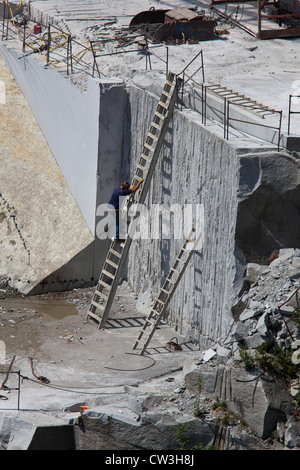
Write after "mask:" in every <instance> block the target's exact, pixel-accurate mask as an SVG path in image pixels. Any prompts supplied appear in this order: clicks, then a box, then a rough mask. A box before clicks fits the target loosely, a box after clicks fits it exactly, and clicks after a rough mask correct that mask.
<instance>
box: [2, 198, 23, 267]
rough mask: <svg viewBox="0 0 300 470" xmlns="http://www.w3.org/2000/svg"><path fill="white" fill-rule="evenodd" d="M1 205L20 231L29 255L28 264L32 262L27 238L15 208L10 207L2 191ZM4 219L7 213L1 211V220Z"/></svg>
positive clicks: (20, 236)
mask: <svg viewBox="0 0 300 470" xmlns="http://www.w3.org/2000/svg"><path fill="white" fill-rule="evenodd" d="M0 205H1V206H2V207H4V208H5V209H6V210H7V212H8V215H9V217H10V218H11V219H12V221H13V224H14V226H15V228H16V230H17V232H18V235H19V238H20V240H21V242H22V243H23V246H24V249H25V250H26V252H27V255H28V264H30V249H29V248H28V246H27V242H26V240H25V238H24V236H23V234H22V232H21V230H20V227H19V224H18V222H17V217H16V214H15V213H14V212H13V210H12V208H11V207H10V205H9V203H8V201H7V199H6V198H5V197H4V196H3V194H2V193H0ZM4 219H5V213H4V212H1V213H0V222H3V221H4ZM11 244H13V243H11Z"/></svg>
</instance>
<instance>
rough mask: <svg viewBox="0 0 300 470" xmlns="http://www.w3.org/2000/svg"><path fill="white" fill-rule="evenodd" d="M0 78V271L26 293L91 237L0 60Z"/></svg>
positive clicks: (32, 117)
mask: <svg viewBox="0 0 300 470" xmlns="http://www.w3.org/2000/svg"><path fill="white" fill-rule="evenodd" d="M0 74H1V75H0V80H1V81H2V84H4V87H3V88H4V91H5V96H3V93H2V98H3V99H2V100H1V104H0V121H1V127H0V157H1V176H0V273H1V276H5V277H7V278H11V284H12V285H13V286H14V287H16V288H17V289H19V290H20V291H21V292H24V293H27V292H30V291H31V290H32V289H33V288H34V286H36V285H37V284H38V283H39V282H40V281H42V280H43V279H44V278H45V277H46V276H47V275H49V274H50V273H51V272H53V271H54V270H55V269H57V268H59V267H60V266H62V265H63V264H65V263H67V262H68V261H69V260H70V259H71V258H72V257H73V256H75V255H76V254H77V253H79V252H80V251H82V250H83V249H84V248H85V247H86V246H88V245H89V244H90V243H91V242H92V240H93V237H92V236H91V233H90V231H89V229H88V227H87V225H86V223H85V221H84V218H83V216H82V214H81V212H80V210H79V209H78V206H77V204H76V202H75V200H74V198H73V196H72V194H71V192H70V190H69V188H68V186H67V184H66V182H65V179H64V177H63V175H62V173H61V171H60V169H59V168H58V166H57V163H56V161H55V159H54V157H53V155H52V153H51V151H50V150H49V147H48V145H47V142H46V140H45V138H44V136H43V134H42V132H41V130H40V128H39V125H38V123H37V122H36V120H35V118H34V116H33V114H32V112H31V109H30V107H29V105H28V104H27V102H26V100H25V98H24V96H23V94H22V92H21V90H20V88H19V87H18V85H17V84H16V82H15V80H14V78H13V77H12V75H11V74H10V72H9V70H8V69H7V67H6V65H5V63H4V61H3V59H2V57H1V56H0Z"/></svg>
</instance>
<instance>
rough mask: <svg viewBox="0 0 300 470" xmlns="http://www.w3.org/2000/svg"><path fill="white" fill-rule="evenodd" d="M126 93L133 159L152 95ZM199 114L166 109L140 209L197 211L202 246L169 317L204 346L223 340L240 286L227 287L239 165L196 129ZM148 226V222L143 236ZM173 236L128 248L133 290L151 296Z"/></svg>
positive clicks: (170, 256) (227, 149)
mask: <svg viewBox="0 0 300 470" xmlns="http://www.w3.org/2000/svg"><path fill="white" fill-rule="evenodd" d="M129 94H130V114H131V116H130V117H131V124H132V125H131V132H132V134H133V135H132V138H131V141H132V142H133V143H134V147H133V149H132V151H133V156H135V158H136V159H137V158H138V157H139V155H140V152H141V148H142V145H143V141H144V139H145V133H146V132H147V131H148V128H149V125H150V121H151V118H152V116H153V113H154V106H155V105H156V103H157V98H154V97H152V96H151V95H150V94H148V93H147V94H146V93H145V92H144V91H142V90H140V89H139V88H137V87H131V88H130V90H129ZM145 116H146V119H144V117H145ZM199 117H200V116H199V114H197V113H191V112H189V113H184V112H180V111H178V110H176V111H175V112H174V116H173V120H172V122H171V123H170V126H169V130H168V133H167V136H166V139H165V142H164V145H163V148H162V151H161V154H160V157H159V162H158V165H157V167H156V170H155V173H154V175H153V180H152V184H151V189H150V191H149V194H148V197H147V201H146V205H147V208H148V209H149V210H151V207H153V204H165V205H167V206H171V205H172V204H178V205H179V206H180V207H184V205H187V204H190V205H191V206H192V208H194V209H195V208H196V206H197V205H200V204H202V205H203V207H204V238H203V244H202V245H203V249H202V250H199V251H196V252H195V253H194V255H193V257H192V260H191V262H190V264H189V265H188V267H187V270H186V272H185V274H184V278H183V279H182V280H181V283H180V284H179V286H178V288H177V290H176V292H175V295H174V297H173V300H172V303H171V306H170V309H169V310H170V315H169V320H170V321H171V322H172V324H173V325H174V326H175V327H176V328H177V329H178V330H179V331H181V332H184V333H187V334H188V335H189V336H190V337H191V338H193V339H194V340H196V341H197V342H200V343H202V344H206V343H209V342H210V341H216V340H218V339H220V337H221V336H223V335H226V332H227V331H228V329H229V327H230V322H231V314H230V307H231V305H232V300H233V298H234V297H235V295H237V292H235V290H239V288H240V287H238V286H237V287H235V277H236V271H237V267H236V259H235V256H234V251H235V239H234V238H235V237H234V236H235V226H236V213H237V205H238V201H237V191H238V178H239V160H238V158H237V154H236V152H235V150H234V149H233V148H232V147H231V146H230V145H228V144H227V142H226V141H224V140H223V139H221V138H219V137H218V136H216V135H215V134H213V133H211V132H210V131H209V130H207V129H205V128H204V127H203V126H202V125H201V122H200V120H199ZM135 163H136V161H134V162H133V163H132V168H134V165H135ZM153 225H154V224H153V222H152V223H151V221H150V224H149V228H150V231H151V228H152V227H153ZM171 232H172V231H171ZM173 238H174V237H173V235H171V238H170V239H165V240H154V239H151V237H150V239H148V240H138V241H136V242H134V243H133V246H132V248H131V254H130V257H129V261H128V279H129V281H130V283H132V285H133V288H134V289H135V290H136V291H138V292H145V291H146V290H150V291H151V292H152V293H153V295H154V296H155V295H157V293H158V290H159V288H160V286H161V283H162V282H163V280H164V279H165V277H166V276H167V274H168V272H169V269H170V267H171V265H172V264H173V262H174V260H175V256H176V253H178V251H179V250H180V248H181V245H182V240H174V239H173ZM137 260H138V261H137Z"/></svg>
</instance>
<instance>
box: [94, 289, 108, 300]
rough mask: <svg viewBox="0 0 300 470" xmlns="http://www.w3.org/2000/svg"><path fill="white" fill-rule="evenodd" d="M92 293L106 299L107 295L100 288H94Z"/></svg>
mask: <svg viewBox="0 0 300 470" xmlns="http://www.w3.org/2000/svg"><path fill="white" fill-rule="evenodd" d="M94 295H97V296H98V297H103V298H104V299H108V295H106V294H104V293H103V292H101V291H100V290H95V292H94Z"/></svg>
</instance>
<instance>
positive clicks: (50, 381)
mask: <svg viewBox="0 0 300 470" xmlns="http://www.w3.org/2000/svg"><path fill="white" fill-rule="evenodd" d="M92 295H93V288H86V289H75V290H73V291H70V292H61V293H50V294H44V295H40V296H32V297H29V296H28V297H23V296H19V295H17V296H14V295H13V294H10V295H8V296H6V297H4V298H2V299H0V307H1V310H0V340H1V341H2V346H3V343H4V344H5V361H3V360H2V364H0V386H1V384H2V385H3V383H4V381H5V388H4V389H3V388H2V390H1V394H0V395H1V397H2V398H3V400H2V399H1V401H0V410H17V408H18V406H19V409H20V410H23V411H24V410H25V411H42V410H43V412H44V411H45V410H47V411H51V412H53V413H54V414H55V415H56V416H57V413H59V415H60V413H61V412H62V410H63V409H64V408H65V407H66V406H68V404H70V403H76V402H82V401H84V402H85V403H89V406H90V405H91V406H92V404H93V403H94V401H95V400H96V402H97V404H99V403H102V399H104V398H103V397H104V396H103V394H104V395H107V393H110V392H111V391H112V390H113V393H114V394H115V393H120V397H121V396H122V394H123V393H124V386H125V385H126V386H128V385H129V386H130V385H134V386H138V384H141V383H143V384H145V383H148V382H149V381H150V382H151V380H153V379H157V378H158V379H159V378H161V380H162V381H163V386H164V385H165V386H167V384H168V382H166V378H167V377H169V376H170V374H171V375H172V376H173V378H174V377H175V378H174V380H175V382H174V384H172V386H173V387H176V376H177V374H178V381H179V382H178V385H179V386H180V385H181V379H182V376H181V375H180V374H181V373H182V366H183V363H184V361H186V360H188V359H190V358H191V359H192V358H195V357H197V356H198V357H199V355H200V352H199V350H198V348H197V347H196V346H195V345H193V344H192V343H191V342H185V341H184V339H183V338H182V337H180V336H179V335H177V334H176V332H175V331H174V330H173V329H172V328H170V327H169V326H168V325H167V324H164V323H162V324H161V325H160V326H159V328H158V329H157V330H156V332H155V334H154V337H153V339H152V341H151V342H150V344H149V346H148V348H147V351H146V353H145V354H144V355H140V354H139V351H138V350H133V344H134V342H135V340H136V338H137V335H138V332H139V329H140V328H141V327H142V325H143V323H144V320H145V318H146V315H145V314H144V313H141V312H140V311H138V309H137V308H136V303H137V299H136V296H135V295H134V293H133V292H132V291H131V289H130V288H129V287H128V285H127V283H123V284H122V285H121V286H119V288H118V291H117V295H116V296H115V299H114V303H113V306H112V309H111V313H110V318H109V319H108V321H107V324H106V327H105V328H104V329H99V328H98V323H97V322H95V321H94V320H92V319H91V318H89V319H87V311H88V308H89V306H90V300H91V298H92ZM173 337H176V338H177V340H178V342H179V344H180V345H181V350H180V351H172V350H170V349H169V348H168V347H167V343H168V342H169V341H170V340H171V339H172V338H173ZM2 358H3V351H2ZM11 363H12V365H11ZM10 365H11V369H10V370H11V371H13V372H16V371H19V373H20V374H21V377H22V382H21V386H20V392H18V391H17V390H16V388H18V385H17V379H16V374H13V373H12V374H9V376H8V377H7V376H6V372H7V371H8V369H9V367H10ZM174 374H175V375H174ZM41 378H42V379H43V380H40V379H41ZM26 379H27V380H26ZM44 379H46V380H44ZM161 387H162V384H160V385H159V389H160V388H161ZM18 393H19V396H18ZM18 400H19V405H18ZM110 400H112V401H113V402H114V401H115V400H116V395H114V396H113V398H110V397H107V396H106V397H105V403H107V402H110ZM47 419H48V418H47Z"/></svg>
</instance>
